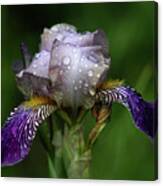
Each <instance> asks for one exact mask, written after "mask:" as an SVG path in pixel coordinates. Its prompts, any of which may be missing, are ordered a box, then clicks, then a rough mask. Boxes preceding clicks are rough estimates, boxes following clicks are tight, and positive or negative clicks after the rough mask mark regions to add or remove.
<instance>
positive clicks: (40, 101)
mask: <svg viewBox="0 0 163 186" xmlns="http://www.w3.org/2000/svg"><path fill="white" fill-rule="evenodd" d="M45 104H48V105H54V101H52V100H51V99H49V98H48V97H39V96H35V97H33V98H31V99H30V100H29V101H25V102H24V103H23V105H24V106H26V107H30V108H31V107H36V106H39V105H45Z"/></svg>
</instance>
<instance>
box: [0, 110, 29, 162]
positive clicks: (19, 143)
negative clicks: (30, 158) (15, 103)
mask: <svg viewBox="0 0 163 186" xmlns="http://www.w3.org/2000/svg"><path fill="white" fill-rule="evenodd" d="M30 112H31V110H29V109H28V110H24V109H23V108H22V107H18V110H16V111H15V113H14V114H13V115H12V116H11V117H10V118H9V119H8V121H7V122H6V124H5V127H4V128H3V129H2V133H1V137H2V142H1V146H2V147H1V148H2V149H1V153H2V154H1V156H2V157H1V159H2V160H1V161H2V166H6V165H13V164H15V163H17V162H19V161H21V160H22V159H24V157H25V156H26V155H27V154H28V152H29V150H30V142H29V141H28V139H26V135H25V134H24V132H25V126H27V125H26V124H27V119H28V116H29V114H30Z"/></svg>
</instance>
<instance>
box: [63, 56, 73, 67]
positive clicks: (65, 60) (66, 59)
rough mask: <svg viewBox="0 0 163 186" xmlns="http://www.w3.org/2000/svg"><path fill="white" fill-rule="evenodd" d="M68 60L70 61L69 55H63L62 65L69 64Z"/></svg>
mask: <svg viewBox="0 0 163 186" xmlns="http://www.w3.org/2000/svg"><path fill="white" fill-rule="evenodd" d="M70 62H71V59H70V57H68V56H65V57H64V58H63V64H64V65H69V64H70Z"/></svg>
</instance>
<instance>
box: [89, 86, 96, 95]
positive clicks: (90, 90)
mask: <svg viewBox="0 0 163 186" xmlns="http://www.w3.org/2000/svg"><path fill="white" fill-rule="evenodd" d="M89 93H90V95H91V96H94V95H95V93H96V92H95V89H94V88H91V89H89Z"/></svg>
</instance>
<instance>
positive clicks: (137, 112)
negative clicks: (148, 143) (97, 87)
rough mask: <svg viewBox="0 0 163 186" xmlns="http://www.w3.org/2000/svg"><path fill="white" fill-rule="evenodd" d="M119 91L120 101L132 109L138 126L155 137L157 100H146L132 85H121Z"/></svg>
mask: <svg viewBox="0 0 163 186" xmlns="http://www.w3.org/2000/svg"><path fill="white" fill-rule="evenodd" d="M117 92H118V93H119V94H120V95H121V96H122V97H121V96H120V97H119V101H120V102H121V103H122V104H123V105H125V106H127V107H128V109H129V110H130V112H131V114H132V117H133V119H134V121H135V124H136V127H138V128H139V129H140V130H142V131H143V132H144V133H146V134H147V135H148V136H150V137H151V138H153V137H154V136H155V134H156V130H157V102H155V103H150V102H146V101H144V100H143V98H142V97H141V95H140V94H138V93H137V92H136V91H135V90H134V89H131V88H130V87H120V88H118V89H117Z"/></svg>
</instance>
